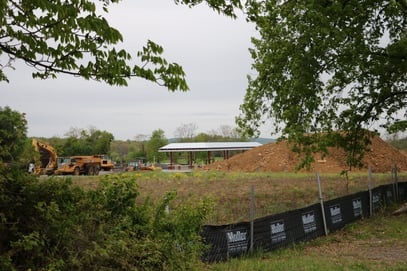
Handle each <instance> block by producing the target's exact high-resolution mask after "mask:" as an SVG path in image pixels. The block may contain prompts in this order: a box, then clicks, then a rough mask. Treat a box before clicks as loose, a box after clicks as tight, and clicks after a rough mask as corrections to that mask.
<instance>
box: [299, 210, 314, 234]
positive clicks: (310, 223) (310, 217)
mask: <svg viewBox="0 0 407 271" xmlns="http://www.w3.org/2000/svg"><path fill="white" fill-rule="evenodd" d="M302 225H303V226H304V232H305V233H310V232H313V231H316V230H317V223H316V221H315V214H314V211H311V212H308V213H303V214H302Z"/></svg>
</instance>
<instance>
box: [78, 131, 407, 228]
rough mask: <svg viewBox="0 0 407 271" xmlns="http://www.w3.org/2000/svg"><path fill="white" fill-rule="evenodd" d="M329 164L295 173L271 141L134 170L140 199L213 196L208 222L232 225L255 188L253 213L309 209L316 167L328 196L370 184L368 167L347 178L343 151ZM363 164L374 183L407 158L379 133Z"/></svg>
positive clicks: (283, 149) (90, 181) (402, 168)
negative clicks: (217, 156)
mask: <svg viewBox="0 0 407 271" xmlns="http://www.w3.org/2000/svg"><path fill="white" fill-rule="evenodd" d="M330 151H331V152H330V155H328V156H327V157H326V158H325V160H326V161H325V163H323V164H322V165H319V164H318V166H319V168H316V166H315V165H314V167H313V168H312V169H311V171H310V172H300V173H294V169H295V166H296V163H297V161H298V160H295V159H294V156H293V155H294V154H292V153H291V152H290V151H289V149H288V147H287V146H286V144H284V143H283V142H280V143H270V144H266V145H263V146H260V147H257V148H254V149H252V150H249V151H246V152H244V153H241V154H238V155H235V156H233V157H231V158H230V159H228V160H225V161H219V162H216V163H214V164H213V165H209V166H208V167H206V168H205V169H203V170H200V171H194V172H192V173H188V174H187V173H179V172H178V173H164V172H159V171H154V172H142V173H139V172H133V173H126V174H133V175H134V176H135V178H136V179H137V182H138V185H139V187H140V192H141V193H140V198H139V200H140V201H141V200H144V199H145V198H146V197H150V198H151V199H152V200H154V201H158V200H161V199H162V198H163V197H164V196H165V193H167V192H169V191H176V192H177V195H178V196H177V199H176V201H174V202H173V205H174V206H170V208H176V205H178V204H180V203H181V202H183V201H186V200H191V199H200V198H203V197H210V198H211V199H212V201H213V202H214V205H215V210H214V212H213V216H212V217H210V218H209V220H208V221H207V224H212V225H215V224H229V223H234V222H240V221H248V220H249V218H250V215H249V213H250V212H249V209H250V191H251V186H253V187H254V192H255V217H262V216H265V215H270V214H275V213H279V212H283V211H287V210H291V209H296V208H301V207H305V206H307V205H310V204H313V203H315V202H317V201H318V189H317V183H316V178H315V171H316V170H318V172H322V174H321V183H322V190H323V196H324V199H325V200H329V199H333V198H336V197H340V196H344V195H347V194H350V193H355V192H358V191H364V190H366V189H367V188H368V177H367V176H368V174H367V166H366V168H364V169H362V170H357V171H352V172H350V173H349V175H348V176H349V179H347V178H345V176H344V175H341V174H340V173H341V172H342V171H343V170H344V169H345V168H346V165H345V163H344V160H343V159H344V157H345V156H344V153H343V152H341V151H339V150H333V149H332V150H330ZM364 162H365V163H366V165H370V166H371V167H372V171H373V181H372V182H373V186H379V185H381V184H387V183H391V182H392V175H391V169H392V167H393V166H394V164H397V167H398V169H399V172H400V173H399V176H400V178H401V179H402V178H403V177H404V178H405V176H406V175H404V174H405V172H406V171H407V156H406V155H404V154H403V153H402V152H400V151H399V150H397V149H395V148H393V147H391V146H390V145H389V144H387V143H386V142H384V141H383V140H382V139H380V138H379V137H375V138H373V140H372V145H371V146H370V152H369V153H367V154H366V156H365V160H364ZM97 180H98V179H97V178H87V177H78V178H74V181H75V182H76V183H79V184H80V185H81V186H83V187H89V188H92V187H95V186H96V185H97Z"/></svg>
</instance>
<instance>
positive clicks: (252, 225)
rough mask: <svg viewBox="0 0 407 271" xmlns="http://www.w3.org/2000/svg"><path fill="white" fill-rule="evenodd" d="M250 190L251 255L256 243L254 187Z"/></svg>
mask: <svg viewBox="0 0 407 271" xmlns="http://www.w3.org/2000/svg"><path fill="white" fill-rule="evenodd" d="M250 190H251V191H250V253H252V252H253V243H254V240H253V237H254V185H252V186H251V189H250Z"/></svg>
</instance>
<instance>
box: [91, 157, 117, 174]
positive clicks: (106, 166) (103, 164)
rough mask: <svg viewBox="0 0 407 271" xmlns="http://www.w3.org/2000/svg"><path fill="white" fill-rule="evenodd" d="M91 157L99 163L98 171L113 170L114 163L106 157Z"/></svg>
mask: <svg viewBox="0 0 407 271" xmlns="http://www.w3.org/2000/svg"><path fill="white" fill-rule="evenodd" d="M93 157H94V159H95V160H96V161H99V163H100V166H99V168H100V170H104V171H111V170H113V168H114V163H113V161H112V160H111V159H110V158H109V157H108V156H107V155H104V154H101V155H94V156H93Z"/></svg>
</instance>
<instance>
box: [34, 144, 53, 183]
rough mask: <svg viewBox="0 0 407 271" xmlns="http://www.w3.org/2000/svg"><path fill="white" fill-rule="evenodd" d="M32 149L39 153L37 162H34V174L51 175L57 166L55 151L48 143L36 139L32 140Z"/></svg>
mask: <svg viewBox="0 0 407 271" xmlns="http://www.w3.org/2000/svg"><path fill="white" fill-rule="evenodd" d="M32 145H33V146H34V149H35V150H36V151H37V152H39V154H40V161H39V164H37V163H36V165H35V168H34V174H36V175H44V174H46V175H52V174H54V171H55V170H56V169H57V168H58V157H57V152H56V150H55V149H54V147H52V146H51V145H50V144H48V143H47V142H44V141H40V140H37V139H33V140H32Z"/></svg>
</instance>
